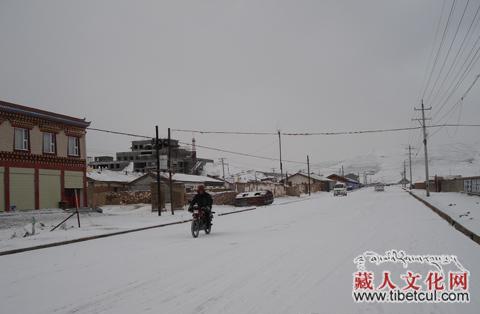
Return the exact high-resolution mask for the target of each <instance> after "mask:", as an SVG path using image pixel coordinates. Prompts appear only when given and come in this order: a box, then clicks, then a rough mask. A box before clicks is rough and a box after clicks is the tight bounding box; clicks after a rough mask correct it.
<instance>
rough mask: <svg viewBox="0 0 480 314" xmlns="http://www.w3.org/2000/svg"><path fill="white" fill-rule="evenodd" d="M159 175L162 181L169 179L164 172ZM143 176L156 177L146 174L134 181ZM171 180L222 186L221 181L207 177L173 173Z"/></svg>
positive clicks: (152, 174)
mask: <svg viewBox="0 0 480 314" xmlns="http://www.w3.org/2000/svg"><path fill="white" fill-rule="evenodd" d="M160 175H161V177H162V179H163V180H168V179H169V174H168V173H166V172H162V173H161V174H160ZM145 176H151V177H156V174H155V173H151V172H150V173H146V174H142V175H140V176H138V177H136V178H135V179H134V180H136V179H140V178H143V177H145ZM134 180H132V181H134ZM172 180H173V181H176V182H188V183H199V184H201V183H205V184H208V183H216V184H223V181H221V180H217V179H214V178H210V177H207V176H197V175H193V174H185V173H175V174H173V175H172Z"/></svg>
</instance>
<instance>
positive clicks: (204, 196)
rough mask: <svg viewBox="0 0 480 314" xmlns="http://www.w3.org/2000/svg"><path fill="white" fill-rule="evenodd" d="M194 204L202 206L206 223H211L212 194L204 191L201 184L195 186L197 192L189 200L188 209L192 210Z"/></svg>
mask: <svg viewBox="0 0 480 314" xmlns="http://www.w3.org/2000/svg"><path fill="white" fill-rule="evenodd" d="M195 205H197V206H198V207H200V208H202V209H203V210H204V211H205V214H206V217H207V223H208V225H211V224H212V205H213V199H212V196H211V195H210V194H208V193H207V192H206V191H205V187H204V186H203V185H199V186H198V187H197V194H196V195H195V196H194V197H193V199H192V201H191V202H190V206H189V207H188V211H189V212H193V206H195Z"/></svg>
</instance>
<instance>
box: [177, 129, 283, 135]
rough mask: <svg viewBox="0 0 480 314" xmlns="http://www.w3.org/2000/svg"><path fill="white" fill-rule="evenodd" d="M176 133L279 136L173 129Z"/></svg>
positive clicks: (271, 133) (262, 133) (274, 133)
mask: <svg viewBox="0 0 480 314" xmlns="http://www.w3.org/2000/svg"><path fill="white" fill-rule="evenodd" d="M172 131H175V132H184V133H198V134H230V135H277V132H239V131H202V130H187V129H172Z"/></svg>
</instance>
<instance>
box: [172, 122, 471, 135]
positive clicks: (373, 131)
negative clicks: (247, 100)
mask: <svg viewBox="0 0 480 314" xmlns="http://www.w3.org/2000/svg"><path fill="white" fill-rule="evenodd" d="M441 126H444V124H437V125H428V126H427V128H438V127H441ZM448 126H456V127H474V126H477V125H476V124H451V125H448ZM421 128H422V127H421V126H414V127H404V128H390V129H371V130H353V131H330V132H281V133H280V134H281V135H285V136H319V135H320V136H331V135H355V134H369V133H389V132H401V131H410V130H418V129H421ZM181 132H183V131H181ZM185 132H187V131H185ZM188 132H189V133H199V134H228V135H266V134H270V135H278V133H274V132H272V133H265V132H236V131H207V130H188Z"/></svg>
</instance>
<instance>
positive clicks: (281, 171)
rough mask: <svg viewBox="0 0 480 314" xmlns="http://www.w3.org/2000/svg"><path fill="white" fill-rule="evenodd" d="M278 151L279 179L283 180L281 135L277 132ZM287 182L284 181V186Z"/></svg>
mask: <svg viewBox="0 0 480 314" xmlns="http://www.w3.org/2000/svg"><path fill="white" fill-rule="evenodd" d="M278 151H279V154H280V178H283V163H282V134H281V133H280V130H278ZM286 183H287V181H285V184H286Z"/></svg>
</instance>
